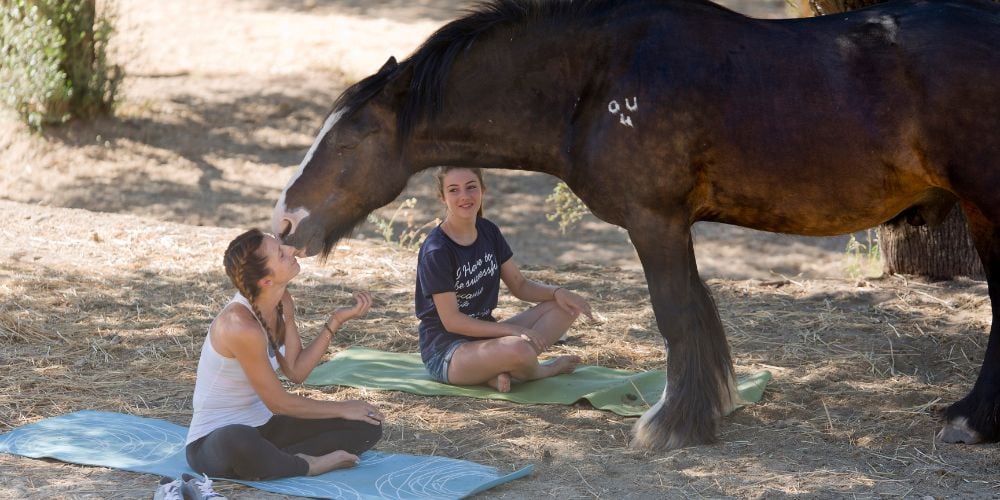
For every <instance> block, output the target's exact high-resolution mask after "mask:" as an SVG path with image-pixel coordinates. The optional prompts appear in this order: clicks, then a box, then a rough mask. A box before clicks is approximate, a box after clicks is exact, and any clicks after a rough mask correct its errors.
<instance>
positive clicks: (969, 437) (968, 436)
mask: <svg viewBox="0 0 1000 500" xmlns="http://www.w3.org/2000/svg"><path fill="white" fill-rule="evenodd" d="M937 437H938V439H940V440H941V441H944V442H945V443H951V444H958V443H965V444H976V443H979V442H982V440H983V439H982V437H980V436H979V433H978V432H976V431H974V430H972V428H970V427H969V421H968V420H967V419H965V418H964V417H962V418H957V419H955V420H954V421H953V422H948V423H947V424H945V426H944V428H942V429H941V430H940V431H939V432H938V435H937Z"/></svg>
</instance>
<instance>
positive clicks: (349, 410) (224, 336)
mask: <svg viewBox="0 0 1000 500" xmlns="http://www.w3.org/2000/svg"><path fill="white" fill-rule="evenodd" d="M228 319H230V321H225V322H222V324H220V325H216V328H215V329H214V330H215V331H214V332H213V337H212V341H213V342H216V341H217V342H219V343H220V344H222V345H221V346H220V347H221V349H217V350H218V351H220V352H229V353H231V354H232V355H233V356H234V357H235V358H236V360H237V361H238V362H239V363H240V367H241V368H242V369H243V373H244V374H246V376H247V380H248V381H249V382H250V386H251V387H253V389H254V391H255V392H256V393H257V395H258V396H259V397H260V399H261V401H263V402H264V405H266V406H267V408H268V409H269V410H271V411H272V412H273V413H276V414H279V415H288V416H293V417H299V418H345V419H349V420H359V421H362V422H368V423H370V424H373V425H377V424H378V423H379V422H381V421H382V418H383V417H382V414H381V413H380V412H379V411H378V410H377V409H376V408H375V407H374V406H372V405H370V404H368V403H365V402H363V401H319V400H315V399H310V398H306V397H302V396H299V395H296V394H291V393H289V392H288V391H286V390H285V388H284V387H283V386H282V385H281V381H280V380H278V375H277V374H276V373H275V372H274V370H273V369H272V368H271V363H270V362H269V361H268V357H267V340H266V339H265V338H264V334H263V332H261V330H260V325H258V324H257V321H256V320H254V319H252V318H232V317H230V318H228ZM286 349H287V348H286ZM369 412H370V414H371V415H373V416H372V417H369V416H368V415H369Z"/></svg>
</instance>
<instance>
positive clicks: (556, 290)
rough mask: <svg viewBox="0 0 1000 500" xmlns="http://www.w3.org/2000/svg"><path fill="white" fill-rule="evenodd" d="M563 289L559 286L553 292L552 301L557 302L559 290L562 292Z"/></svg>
mask: <svg viewBox="0 0 1000 500" xmlns="http://www.w3.org/2000/svg"><path fill="white" fill-rule="evenodd" d="M562 289H563V287H561V286H557V287H556V289H555V290H552V300H556V292H558V291H559V290H562Z"/></svg>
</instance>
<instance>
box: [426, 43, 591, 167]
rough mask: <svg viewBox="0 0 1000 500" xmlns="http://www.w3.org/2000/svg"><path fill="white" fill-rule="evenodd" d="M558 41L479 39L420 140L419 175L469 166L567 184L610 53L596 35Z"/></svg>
mask: <svg viewBox="0 0 1000 500" xmlns="http://www.w3.org/2000/svg"><path fill="white" fill-rule="evenodd" d="M536 31H537V30H536ZM551 36H552V37H553V39H551V40H540V39H541V38H543V36H542V34H540V33H537V32H536V33H521V34H518V37H517V38H514V39H513V40H511V38H509V37H508V34H506V33H499V34H494V35H493V36H490V37H487V38H486V39H485V40H483V41H478V40H477V42H476V44H475V45H474V46H473V48H472V49H470V50H469V51H468V52H467V53H466V54H465V55H463V57H462V58H460V59H459V60H457V61H456V62H455V64H454V66H453V67H452V71H451V74H450V75H449V79H448V84H447V87H446V89H445V92H444V97H443V99H442V105H441V110H440V112H439V113H438V117H437V118H436V119H434V120H432V121H431V122H430V123H429V124H425V125H423V126H421V127H418V129H417V131H416V133H415V134H414V137H413V139H412V142H411V147H410V148H409V152H410V154H409V155H408V156H409V157H410V160H411V161H410V163H411V165H412V166H413V168H414V171H419V170H423V169H424V168H428V167H430V166H435V165H463V166H470V167H480V168H505V169H516V170H529V171H536V172H544V173H548V174H551V175H554V176H556V177H560V178H565V176H566V175H567V174H568V173H569V169H570V167H571V162H570V158H569V156H570V153H571V151H569V150H568V144H569V140H570V139H569V138H570V137H571V133H572V129H573V126H574V123H573V122H574V119H575V118H576V110H577V106H578V105H580V103H581V100H583V99H585V98H586V97H587V94H588V92H589V87H590V86H591V85H593V81H592V80H593V78H592V75H593V74H594V72H595V71H596V67H597V65H598V64H599V61H600V60H601V57H600V55H599V54H598V53H597V51H599V50H606V49H601V48H600V47H601V46H602V44H601V43H600V40H601V38H600V36H595V35H594V34H591V35H590V36H589V37H588V39H587V40H585V41H584V40H581V39H579V37H572V36H570V34H569V33H567V34H565V35H564V37H563V38H562V39H560V38H559V34H555V35H551ZM603 46H605V47H607V46H609V44H607V43H605V44H603Z"/></svg>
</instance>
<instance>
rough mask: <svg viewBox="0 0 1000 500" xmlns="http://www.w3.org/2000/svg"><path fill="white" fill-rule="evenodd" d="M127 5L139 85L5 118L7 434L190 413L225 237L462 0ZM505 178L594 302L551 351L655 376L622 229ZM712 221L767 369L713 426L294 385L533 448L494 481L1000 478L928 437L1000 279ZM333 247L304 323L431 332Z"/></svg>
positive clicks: (503, 192) (507, 448)
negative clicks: (334, 118) (58, 122)
mask: <svg viewBox="0 0 1000 500" xmlns="http://www.w3.org/2000/svg"><path fill="white" fill-rule="evenodd" d="M726 3H727V5H730V6H732V7H734V8H737V9H739V10H742V11H744V12H751V11H755V12H752V13H754V14H756V15H762V16H771V17H774V16H780V14H781V9H782V2H780V1H775V0H768V1H766V2H765V1H761V0H752V1H751V0H730V1H727V2H726ZM120 4H121V14H122V17H121V20H122V24H121V25H120V26H119V27H120V29H121V35H122V38H120V41H121V49H122V51H123V52H124V54H123V61H127V69H128V71H129V72H130V74H131V75H132V76H133V77H132V78H131V79H130V80H128V81H127V82H126V88H125V89H124V90H125V94H124V96H125V98H126V101H125V102H123V103H122V106H121V107H120V108H119V114H118V118H117V119H114V120H103V121H99V122H97V123H94V124H90V125H81V126H73V127H67V128H65V129H61V130H58V131H55V132H53V133H51V134H49V135H45V136H36V135H32V134H28V133H26V132H25V131H24V130H23V128H19V127H16V126H14V125H11V124H10V123H9V122H6V121H4V120H3V119H2V117H0V193H2V195H0V198H3V199H4V200H13V201H17V202H19V203H13V202H8V201H0V213H2V214H3V215H4V217H3V220H4V224H3V225H0V431H6V430H9V429H11V428H13V427H16V426H19V425H23V424H27V423H30V422H35V421H37V420H40V419H43V418H46V417H51V416H55V415H59V414H62V413H66V412H70V411H75V410H81V409H101V410H112V411H122V412H127V413H132V414H136V415H142V416H150V417H156V418H164V419H167V420H170V421H173V422H176V423H178V424H182V425H185V424H187V423H188V420H189V418H190V412H191V410H190V400H191V391H192V390H193V387H194V380H193V377H194V373H195V367H196V363H197V356H198V352H199V349H200V347H201V344H202V342H203V339H204V335H205V331H206V329H207V327H208V324H209V322H210V321H211V319H212V317H213V315H214V314H215V313H216V312H217V311H218V310H219V308H220V307H221V306H222V304H224V303H225V302H226V301H227V300H228V298H229V297H230V295H231V293H232V292H231V290H230V288H229V287H228V286H226V284H225V277H224V276H223V274H222V272H221V266H220V263H219V261H220V258H221V254H222V251H223V249H224V247H225V245H226V243H227V242H228V241H229V240H230V239H231V238H232V237H233V236H235V234H237V233H238V232H239V229H236V228H240V227H251V226H263V225H265V224H266V222H265V221H266V218H267V216H268V214H269V213H270V212H269V211H270V208H271V206H273V203H274V200H275V199H276V197H277V193H278V191H279V190H280V189H281V187H282V186H283V185H284V182H285V180H287V178H288V176H289V174H290V172H289V170H290V169H289V168H288V167H289V166H291V165H295V164H297V163H298V162H299V161H300V160H301V157H302V155H303V154H304V153H305V150H306V149H307V148H308V147H309V145H310V144H311V142H312V140H313V136H314V134H315V133H316V131H317V130H318V128H319V126H320V125H321V124H322V121H323V117H324V115H325V113H326V112H327V111H328V106H329V105H330V104H331V103H332V102H333V100H334V99H335V98H336V96H337V95H338V94H339V93H340V91H341V90H343V89H344V87H345V86H346V85H347V84H348V83H350V81H352V80H355V79H357V77H358V76H359V75H363V74H365V73H366V72H368V71H373V70H375V69H377V68H378V66H379V65H380V64H381V63H382V62H383V61H384V60H385V59H386V57H387V56H388V54H390V53H392V54H395V55H396V56H405V54H406V53H408V52H409V50H411V49H412V48H413V47H415V46H416V45H417V44H418V43H419V42H420V41H421V38H422V37H423V36H426V34H429V33H430V32H431V31H432V30H433V29H435V28H436V27H437V26H439V25H440V23H441V22H443V21H444V20H446V19H449V18H451V17H453V15H454V13H455V12H456V9H457V8H460V7H462V6H465V5H467V2H464V1H461V0H430V1H421V2H403V1H400V0H377V1H376V0H365V1H363V2H362V1H357V0H345V1H341V0H337V1H332V0H319V1H313V0H309V1H304V2H301V3H300V2H277V1H271V0H256V1H253V2H247V1H235V0H212V1H210V2H204V1H200V0H197V1H196V0H171V1H170V2H147V1H138V0H121V1H120ZM488 182H489V186H490V200H489V202H488V209H489V210H490V212H489V216H490V217H491V218H494V220H496V221H497V222H498V223H499V224H500V225H501V227H503V228H504V230H505V234H506V235H507V237H508V239H509V240H510V241H511V243H512V246H513V248H514V249H515V251H516V252H517V254H516V255H517V258H518V259H519V261H520V262H522V263H525V262H529V263H531V264H533V266H525V267H526V269H527V273H528V274H529V275H531V276H533V277H537V278H539V279H540V280H543V281H549V282H554V283H559V284H560V285H562V286H566V287H569V288H572V289H574V290H577V291H580V292H581V293H583V294H584V295H586V296H587V297H589V298H590V299H591V301H592V304H593V305H594V307H595V309H596V310H597V311H598V312H599V313H600V314H601V315H602V317H603V321H601V322H599V323H594V324H581V325H579V326H578V327H577V328H575V329H574V330H573V332H572V335H573V338H572V340H571V341H570V342H569V343H568V344H567V345H565V346H562V347H560V348H559V349H558V350H557V351H556V353H561V352H572V353H574V354H578V355H580V356H581V357H583V358H584V360H585V361H586V362H588V363H594V364H600V365H603V366H609V367H615V368H627V369H633V370H645V369H662V367H663V363H664V353H663V343H662V341H661V339H660V336H659V334H658V332H657V329H656V327H655V323H654V320H653V316H652V311H651V309H650V307H649V302H648V295H647V291H646V289H645V282H644V278H643V276H642V274H641V273H640V272H639V271H638V270H637V265H636V264H637V259H636V258H635V255H634V252H633V250H632V248H631V247H630V246H629V245H628V243H627V241H626V239H625V237H624V235H623V234H622V233H621V232H619V231H615V230H614V229H613V228H609V227H608V226H607V225H605V224H602V223H600V222H599V221H596V219H593V218H590V219H587V220H586V221H585V222H584V224H582V226H581V227H580V228H579V229H578V230H577V231H576V232H574V233H573V234H572V236H571V237H563V236H561V235H559V234H558V232H557V231H558V230H557V229H555V227H554V225H550V224H547V223H546V222H545V221H544V208H542V204H543V201H542V200H544V199H545V196H546V195H547V194H548V193H549V192H550V190H551V187H552V185H553V182H554V181H553V179H552V178H548V177H544V176H540V175H535V174H529V173H524V172H506V173H503V172H501V173H498V174H496V175H490V177H489V178H488ZM431 185H432V182H431V181H430V180H428V179H426V177H424V178H423V179H420V178H418V179H415V180H414V181H413V182H411V185H410V187H409V188H408V189H407V191H406V192H404V194H403V195H402V198H409V197H411V196H412V197H417V198H418V199H419V200H420V201H419V202H418V206H417V209H416V210H415V214H416V220H419V221H423V220H430V219H433V217H435V216H437V215H439V207H438V205H437V204H436V202H435V195H434V193H433V188H431V187H430V186H431ZM395 205H396V204H395V203H394V204H393V205H392V207H390V208H389V209H388V210H392V209H393V208H394V207H395ZM52 207H75V208H84V209H86V211H84V210H69V209H60V208H52ZM224 228H225V229H224ZM695 229H696V231H695V234H696V251H697V252H698V262H699V265H700V267H701V272H702V274H703V276H710V277H711V276H715V277H724V278H725V279H711V280H709V286H710V288H711V289H712V291H713V294H714V296H715V298H716V301H717V302H718V304H719V309H720V313H721V317H722V321H723V323H724V325H725V327H726V330H727V333H728V336H729V340H730V343H731V345H732V348H733V356H734V359H735V362H736V369H737V371H738V372H740V373H749V372H753V371H756V370H760V369H768V370H771V371H772V372H773V373H774V375H775V379H774V381H773V382H772V383H771V385H770V386H769V388H768V391H767V392H766V393H765V396H764V400H763V401H762V402H761V403H759V404H756V405H752V406H750V407H747V408H745V409H743V410H741V411H739V412H737V413H735V414H734V415H732V416H730V417H728V418H726V419H725V420H724V421H723V423H722V425H721V428H720V438H721V441H720V443H718V444H715V445H710V446H701V447H697V448H690V449H683V450H676V451H672V452H667V453H645V452H639V451H634V450H630V449H629V448H627V443H628V433H629V429H630V427H631V425H632V423H633V421H634V419H630V418H623V417H618V416H616V415H613V414H609V413H605V412H600V411H595V410H593V409H591V408H589V407H587V406H574V407H563V406H545V405H517V404H511V403H505V402H491V401H481V400H471V399H461V398H450V397H419V396H414V395H409V394H401V393H393V392H370V391H364V390H359V389H342V388H329V389H324V390H319V389H305V388H299V387H292V388H291V389H292V390H295V391H297V392H299V393H302V394H307V395H310V396H312V397H316V398H333V399H344V398H366V399H371V400H373V401H376V402H377V403H378V404H379V406H380V407H381V408H382V409H383V410H384V412H385V413H386V414H387V415H388V416H389V420H388V422H387V425H388V427H387V433H386V439H385V441H384V442H383V443H382V444H381V445H380V447H381V448H382V449H384V450H388V451H397V452H407V453H424V454H440V455H445V456H450V457H458V458H465V459H468V460H474V461H477V462H481V463H485V464H488V465H492V466H495V467H498V468H500V469H502V470H511V469H513V468H515V467H520V466H523V465H525V464H527V463H533V464H534V465H535V467H536V472H535V474H534V475H532V476H531V477H529V478H526V479H522V480H519V481H516V482H514V483H513V484H509V485H505V486H503V487H500V488H497V489H494V490H491V491H489V492H487V493H485V494H483V495H482V496H483V497H489V498H494V497H495V498H545V497H555V498H592V497H594V498H614V499H618V498H664V497H668V498H675V497H713V498H715V497H741V498H756V497H767V498H773V497H786V496H804V497H809V498H841V497H846V496H852V497H861V498H866V497H886V496H906V497H921V496H933V497H935V498H944V497H996V496H998V494H1000V489H998V488H1000V480H997V479H996V474H995V472H996V470H997V466H998V459H997V454H996V446H995V445H984V446H973V447H967V446H945V445H941V444H938V443H935V442H934V441H933V439H932V437H933V435H934V433H935V431H936V430H937V428H938V425H939V413H940V410H941V409H942V408H944V407H945V405H947V404H949V403H950V402H952V401H955V400H957V399H958V398H960V397H962V396H963V395H964V394H965V392H966V391H967V390H968V389H969V387H970V386H971V384H972V383H973V381H974V380H975V377H976V374H977V372H978V366H979V364H980V362H981V360H982V357H983V347H984V345H985V341H986V338H987V335H986V333H987V332H988V330H989V323H990V304H989V301H988V299H987V298H986V290H985V285H983V284H982V283H976V282H969V281H956V282H948V283H939V284H928V283H921V282H914V281H908V280H903V279H899V278H889V279H884V280H869V281H857V280H848V279H818V278H817V277H818V276H836V275H839V274H840V272H841V268H842V259H841V257H842V254H843V249H844V241H845V240H841V241H839V242H838V241H834V240H817V239H811V240H810V239H781V238H778V237H775V236H773V235H769V234H765V233H752V232H749V231H739V230H735V229H733V228H731V227H728V226H723V225H699V226H696V228H695ZM366 232H367V233H368V235H369V236H371V235H372V234H373V233H372V232H371V231H370V230H365V229H364V228H363V229H362V230H361V232H360V233H361V234H362V235H364V234H365V233H366ZM344 246H345V248H343V249H341V250H338V252H337V254H336V255H335V256H334V258H333V259H332V260H331V261H330V262H329V263H328V264H326V265H324V266H319V265H317V264H314V263H306V265H304V266H303V267H304V272H303V275H302V277H301V278H300V279H299V280H298V281H297V283H296V285H295V288H294V292H295V296H296V297H297V300H298V302H297V306H298V315H299V318H300V321H301V326H303V330H304V331H305V332H307V335H308V334H309V333H310V332H315V331H316V328H317V327H318V325H319V324H320V321H321V320H322V319H323V317H324V315H325V314H326V313H327V312H328V311H329V310H330V308H331V307H334V306H335V305H340V304H344V303H346V302H347V301H348V300H349V297H350V293H351V292H352V291H354V290H358V289H370V290H372V291H373V292H374V293H375V294H376V296H377V299H378V303H377V304H376V307H375V309H374V310H373V311H372V312H371V313H370V314H369V316H368V317H367V318H366V319H364V320H361V321H357V322H353V323H352V324H350V325H349V326H348V327H347V328H346V331H345V332H344V333H343V334H342V335H340V336H338V339H337V343H336V346H335V347H334V349H332V351H335V350H338V349H342V348H345V347H347V346H349V345H360V346H365V347H372V348H379V349H386V350H393V351H409V352H413V351H415V350H416V346H417V343H416V336H415V320H414V318H413V314H412V297H411V294H412V289H413V269H414V256H413V255H412V254H410V253H407V252H404V251H400V250H397V249H395V248H393V247H389V246H386V245H383V244H377V243H372V242H370V241H348V242H345V243H344ZM584 261H585V262H591V263H595V262H596V263H599V264H600V265H594V264H583V263H580V262H584ZM613 266H620V267H621V268H618V267H613ZM733 277H740V278H741V280H734V279H732V278H733ZM744 278H755V279H744ZM500 307H501V311H500V312H501V313H502V314H512V313H513V312H515V311H517V310H518V309H519V308H520V307H523V304H519V303H517V302H516V301H514V300H511V299H509V298H505V299H503V301H502V302H501V304H500ZM156 481H157V479H156V478H154V477H151V476H148V475H143V474H134V473H128V472H122V471H116V470H109V469H104V468H99V467H81V466H74V465H67V464H62V463H59V462H52V461H45V460H30V459H24V458H18V457H12V456H7V455H0V498H21V497H32V498H149V496H150V495H151V492H152V491H153V487H154V485H155V484H156ZM220 489H221V490H222V491H223V493H225V494H227V495H230V496H231V497H234V498H262V497H263V498H274V497H275V496H274V495H267V494H262V493H261V492H258V491H254V490H248V489H246V488H244V487H241V486H232V485H222V484H221V483H220Z"/></svg>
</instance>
